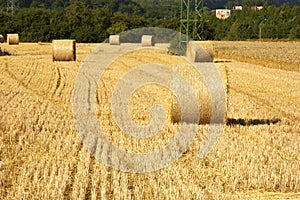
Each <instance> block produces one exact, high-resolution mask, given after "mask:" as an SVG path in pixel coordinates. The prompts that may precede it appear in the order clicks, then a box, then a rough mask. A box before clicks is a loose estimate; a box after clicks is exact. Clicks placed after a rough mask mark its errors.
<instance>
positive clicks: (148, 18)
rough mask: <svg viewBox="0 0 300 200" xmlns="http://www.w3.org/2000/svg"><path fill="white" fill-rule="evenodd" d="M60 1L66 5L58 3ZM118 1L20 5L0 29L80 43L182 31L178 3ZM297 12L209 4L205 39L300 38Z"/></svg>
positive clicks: (26, 37) (0, 18)
mask: <svg viewBox="0 0 300 200" xmlns="http://www.w3.org/2000/svg"><path fill="white" fill-rule="evenodd" d="M49 1H50V0H49ZM152 1H155V0H152ZM166 1H167V0H166ZM59 2H60V3H61V4H62V3H64V4H63V5H60V4H59ZM107 2H109V3H107ZM119 2H120V0H111V1H106V0H95V1H93V0H90V1H88V2H87V3H86V1H78V0H71V1H67V4H66V1H59V0H56V3H57V5H60V6H57V7H56V8H51V9H49V8H48V7H45V8H42V7H41V6H40V7H28V8H20V9H19V10H18V12H17V13H16V14H15V15H11V14H10V13H7V12H6V11H0V34H3V35H6V34H7V33H19V35H20V40H21V41H24V42H25V41H26V42H38V41H43V42H50V41H51V40H52V39H64V38H72V39H76V40H77V41H78V42H102V41H103V40H105V39H106V38H107V37H108V36H109V35H110V34H118V33H120V32H122V31H126V30H130V29H134V28H140V27H161V28H169V29H173V30H177V31H179V27H180V13H179V11H180V7H178V6H175V5H176V4H174V5H172V4H171V6H170V7H168V8H167V9H166V8H165V7H163V6H160V7H159V4H156V5H157V7H156V9H153V6H152V7H151V6H149V5H147V4H145V5H143V4H140V3H137V2H134V1H131V0H123V1H121V2H122V3H119ZM145 2H146V1H145ZM31 3H32V2H31ZM44 3H45V4H46V3H47V1H44ZM158 3H159V2H158ZM48 4H49V5H50V4H51V2H50V3H48ZM51 5H52V4H51ZM299 13H300V7H299V6H289V5H287V4H283V5H281V6H280V7H275V6H273V5H269V4H264V8H263V9H262V10H259V11H254V10H252V9H251V8H250V6H249V7H247V5H245V6H244V7H243V10H242V11H235V12H233V13H232V14H231V16H230V17H229V18H228V19H226V20H219V19H217V18H216V17H215V12H214V11H213V10H210V9H209V8H205V9H204V11H203V21H204V30H205V32H204V33H205V39H209V40H247V39H258V38H259V37H260V36H261V38H268V39H299V38H300V14H299ZM191 15H193V13H192V14H191Z"/></svg>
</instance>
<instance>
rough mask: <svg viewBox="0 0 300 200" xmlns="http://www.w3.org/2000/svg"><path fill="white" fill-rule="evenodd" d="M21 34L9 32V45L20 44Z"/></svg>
mask: <svg viewBox="0 0 300 200" xmlns="http://www.w3.org/2000/svg"><path fill="white" fill-rule="evenodd" d="M19 42H20V40H19V34H17V33H16V34H7V44H9V45H19Z"/></svg>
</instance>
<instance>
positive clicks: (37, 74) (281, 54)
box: [0, 41, 300, 199]
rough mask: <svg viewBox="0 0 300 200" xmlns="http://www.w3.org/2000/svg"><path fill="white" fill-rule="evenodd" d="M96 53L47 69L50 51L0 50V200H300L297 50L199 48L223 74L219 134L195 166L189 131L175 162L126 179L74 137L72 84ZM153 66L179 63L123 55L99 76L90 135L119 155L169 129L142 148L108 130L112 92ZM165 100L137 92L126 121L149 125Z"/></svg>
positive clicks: (153, 145)
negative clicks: (100, 134)
mask: <svg viewBox="0 0 300 200" xmlns="http://www.w3.org/2000/svg"><path fill="white" fill-rule="evenodd" d="M97 45H98V44H77V61H76V62H54V63H53V62H52V56H51V45H50V44H34V43H21V44H20V45H19V46H7V45H6V44H3V45H2V44H1V47H2V48H4V49H6V50H8V51H9V52H11V53H12V55H11V56H2V57H0V98H1V101H0V199H300V176H299V174H300V109H299V108H300V92H299V85H300V73H299V71H300V70H299V68H300V66H299V59H300V58H299V55H300V43H299V42H286V43H280V42H278V43H275V42H264V43H263V42H225V41H224V42H223V41H222V42H207V43H205V44H204V46H206V47H207V48H208V49H209V50H208V51H211V53H212V54H213V56H214V59H215V65H216V66H217V67H218V68H219V69H220V70H221V71H224V70H226V71H227V86H228V88H227V89H228V94H227V102H228V105H227V124H226V125H225V127H224V131H223V132H222V134H221V136H220V138H219V139H218V142H217V144H216V146H215V147H214V149H213V151H212V152H211V153H210V154H208V156H207V157H205V158H204V159H199V158H198V154H199V150H200V144H201V142H202V141H203V133H204V132H205V131H207V129H208V125H199V131H198V133H197V134H196V138H195V140H194V141H193V143H192V145H191V146H190V147H189V149H188V150H187V151H186V152H185V153H184V155H183V156H182V157H180V158H179V159H177V160H176V161H175V162H173V163H172V164H170V165H169V166H168V167H166V168H164V169H161V170H159V171H155V172H149V173H136V174H135V173H126V172H121V171H117V170H114V169H112V168H110V167H107V166H104V165H103V164H101V163H99V162H98V161H97V160H96V159H95V158H94V157H93V156H92V155H91V154H90V153H89V152H88V151H87V149H86V148H85V147H84V146H83V144H82V142H81V140H80V139H79V137H78V135H77V132H76V129H75V122H74V117H73V111H72V100H71V99H72V93H73V87H74V83H75V80H76V77H77V74H78V71H79V69H80V65H81V63H82V62H83V61H84V60H85V59H86V57H87V56H88V55H89V54H90V53H91V52H92V50H93V49H94V48H95V47H96V46H97ZM150 54H151V56H149V55H150ZM153 57H155V58H156V59H157V60H158V61H159V62H161V63H163V64H165V65H171V64H174V63H175V64H178V63H183V64H184V63H185V62H186V61H185V60H184V59H182V58H180V57H177V56H174V55H170V54H168V53H166V52H164V51H153V50H148V49H145V50H140V51H135V52H131V53H129V54H126V55H124V56H122V57H121V58H119V59H118V60H117V61H116V62H114V63H113V64H112V65H111V66H110V67H109V69H108V70H107V71H106V73H105V74H104V76H103V80H101V81H100V83H101V84H99V86H98V90H97V99H98V100H97V116H98V120H99V125H100V126H102V127H104V129H105V130H106V136H107V138H108V139H109V140H110V141H112V143H114V144H115V145H116V146H118V147H120V148H123V149H125V150H127V151H133V152H138V153H143V152H149V151H154V150H156V149H158V148H161V147H163V146H165V145H166V144H167V143H168V142H170V140H172V138H173V137H174V134H175V133H176V130H177V129H178V126H179V125H178V124H173V123H171V120H170V116H169V115H168V117H167V122H166V125H165V127H164V128H163V130H162V131H161V132H159V133H158V134H157V135H156V136H155V137H152V138H149V139H147V140H145V139H136V138H132V137H128V136H127V134H126V133H123V132H122V131H120V130H119V129H118V127H117V125H116V123H115V122H114V121H113V118H112V114H111V110H110V108H109V105H110V97H111V94H112V91H113V85H114V84H115V83H116V81H117V80H118V78H119V77H121V76H122V74H124V73H125V72H126V71H128V70H129V69H130V68H133V67H134V66H136V65H139V64H142V63H150V62H152V59H153ZM242 58H243V59H242ZM246 58H247V59H246ZM282 69H286V70H282ZM187 71H188V70H187ZM187 71H185V72H184V73H183V74H185V76H188V77H187V79H192V78H189V76H191V77H193V76H192V75H193V73H192V70H191V71H190V74H187ZM100 93H104V94H105V95H104V96H103V95H101V94H100ZM170 98H171V95H170V91H169V90H167V89H166V88H162V87H159V86H156V85H150V86H146V87H143V88H141V89H139V90H137V91H136V92H135V93H134V95H133V96H132V98H131V100H130V104H129V111H130V114H131V116H132V118H133V121H135V122H136V123H137V124H140V125H144V124H147V123H149V121H150V116H149V115H148V110H147V109H148V108H149V107H150V106H151V105H153V104H156V103H160V104H162V105H163V107H164V108H165V109H166V110H168V109H169V101H170Z"/></svg>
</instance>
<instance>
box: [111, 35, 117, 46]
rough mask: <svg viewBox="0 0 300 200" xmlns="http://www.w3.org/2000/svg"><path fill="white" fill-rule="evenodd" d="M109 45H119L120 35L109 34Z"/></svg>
mask: <svg viewBox="0 0 300 200" xmlns="http://www.w3.org/2000/svg"><path fill="white" fill-rule="evenodd" d="M109 44H110V45H120V36H119V35H110V36H109Z"/></svg>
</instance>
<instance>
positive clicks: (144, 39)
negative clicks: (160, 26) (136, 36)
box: [142, 35, 155, 47]
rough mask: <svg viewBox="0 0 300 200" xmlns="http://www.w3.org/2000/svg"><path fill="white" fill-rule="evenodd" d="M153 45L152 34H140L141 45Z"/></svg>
mask: <svg viewBox="0 0 300 200" xmlns="http://www.w3.org/2000/svg"><path fill="white" fill-rule="evenodd" d="M154 45H155V41H154V37H153V36H152V35H143V36H142V47H153V46H154Z"/></svg>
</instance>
